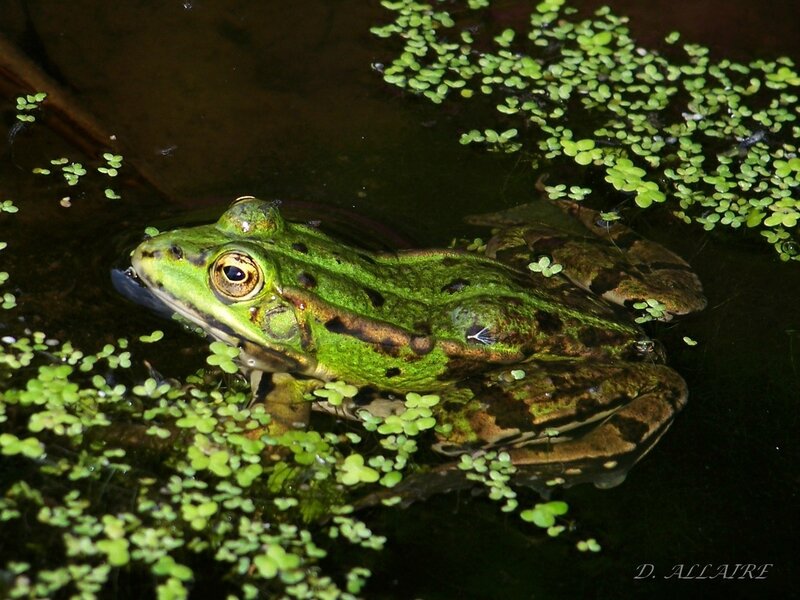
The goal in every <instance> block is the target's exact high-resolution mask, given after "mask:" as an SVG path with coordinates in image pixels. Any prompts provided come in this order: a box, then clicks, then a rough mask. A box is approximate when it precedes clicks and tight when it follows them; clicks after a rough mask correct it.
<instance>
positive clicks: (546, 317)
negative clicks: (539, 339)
mask: <svg viewBox="0 0 800 600" xmlns="http://www.w3.org/2000/svg"><path fill="white" fill-rule="evenodd" d="M536 323H537V324H538V325H539V331H541V332H542V333H546V334H553V333H558V332H560V331H561V329H562V328H563V326H564V323H563V321H561V319H559V318H558V316H556V315H554V314H553V313H549V312H547V311H545V310H537V311H536Z"/></svg>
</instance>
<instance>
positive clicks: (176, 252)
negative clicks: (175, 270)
mask: <svg viewBox="0 0 800 600" xmlns="http://www.w3.org/2000/svg"><path fill="white" fill-rule="evenodd" d="M169 251H170V253H171V254H172V256H174V257H175V258H176V259H177V260H181V259H182V258H183V250H181V247H180V246H176V245H174V244H173V245H172V246H170V247H169Z"/></svg>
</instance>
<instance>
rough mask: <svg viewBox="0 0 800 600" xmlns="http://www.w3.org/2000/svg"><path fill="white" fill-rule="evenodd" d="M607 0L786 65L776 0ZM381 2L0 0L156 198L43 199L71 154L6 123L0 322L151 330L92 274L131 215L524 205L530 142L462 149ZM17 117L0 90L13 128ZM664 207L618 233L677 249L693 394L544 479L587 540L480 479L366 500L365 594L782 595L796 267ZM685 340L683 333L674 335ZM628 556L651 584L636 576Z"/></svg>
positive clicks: (441, 236) (786, 12) (133, 193)
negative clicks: (645, 433)
mask: <svg viewBox="0 0 800 600" xmlns="http://www.w3.org/2000/svg"><path fill="white" fill-rule="evenodd" d="M587 4H592V5H594V4H595V3H587ZM515 5H516V6H520V5H522V6H523V9H520V10H522V14H524V13H525V12H526V11H528V10H529V7H528V6H527V5H524V3H521V2H518V3H515ZM598 5H599V4H598ZM610 5H611V6H612V8H613V10H614V11H615V12H616V13H617V14H627V15H630V16H631V27H632V30H633V33H634V36H635V37H636V38H637V39H638V40H639V41H640V43H641V44H642V45H643V46H645V47H652V46H654V45H657V44H658V41H659V40H660V39H662V38H663V37H664V35H666V34H667V33H669V32H670V31H672V30H679V31H681V32H682V33H683V34H684V39H689V40H692V41H695V42H697V43H701V44H704V45H707V46H709V47H710V48H711V49H712V52H713V53H714V54H715V55H716V56H719V57H722V56H728V57H731V58H734V59H738V60H747V59H750V58H752V57H755V56H764V57H769V58H774V57H776V56H779V55H788V56H791V57H792V58H794V59H795V60H800V25H799V23H800V22H799V21H798V20H797V19H796V6H795V3H794V2H791V1H789V0H786V1H783V2H781V1H778V0H766V1H764V2H760V3H758V4H753V3H749V2H735V3H733V2H721V1H711V0H706V1H702V2H674V1H672V2H668V1H666V0H659V1H656V2H647V3H642V2H634V1H616V2H611V3H610ZM388 20H389V14H388V12H387V11H385V10H384V9H382V8H381V6H380V5H379V4H378V3H364V2H358V1H356V0H351V1H347V0H340V1H336V2H331V1H322V0H320V1H313V0H309V1H307V2H303V3H288V2H286V3H278V2H244V1H240V2H231V3H224V4H223V3H216V2H210V1H203V0H196V1H192V0H188V1H186V2H183V3H181V2H170V3H148V2H138V3H90V2H71V3H68V4H62V3H58V4H56V3H46V2H22V3H3V4H2V5H0V31H2V33H3V34H4V35H6V36H7V37H8V38H9V39H10V40H11V41H12V42H14V43H16V44H17V46H18V47H19V48H21V49H22V50H23V51H24V52H26V53H27V54H28V55H29V56H30V57H31V58H32V59H33V60H34V61H36V62H37V63H38V64H39V65H40V66H41V67H43V68H44V69H45V70H46V71H47V72H48V73H49V74H50V75H51V76H52V77H54V78H55V79H57V80H58V81H59V82H60V83H61V84H62V85H64V86H65V87H67V88H68V89H69V90H71V91H72V93H73V94H74V97H75V98H76V99H77V101H78V102H79V104H80V105H81V106H82V107H83V108H84V109H85V110H87V111H89V112H90V113H92V114H93V115H94V116H95V117H96V118H97V119H98V121H99V122H101V123H103V124H104V125H105V126H106V128H107V129H108V130H109V131H111V132H113V133H114V134H115V135H116V136H117V138H118V140H119V141H120V143H121V144H123V145H124V147H125V152H124V154H125V158H126V160H131V161H137V162H138V164H140V165H143V168H146V169H147V170H148V172H149V173H150V174H151V175H152V180H153V181H155V182H157V186H158V187H159V188H160V190H161V193H158V192H156V191H153V189H152V188H151V187H148V186H146V185H137V184H135V182H128V183H126V184H120V185H118V186H117V188H118V190H117V191H119V192H120V193H121V194H122V196H123V199H121V200H115V201H111V200H106V199H104V198H100V197H99V196H98V194H96V193H85V194H83V195H81V194H76V195H75V196H74V197H72V198H71V207H69V208H65V207H62V206H60V204H59V199H60V198H61V197H62V195H63V193H64V189H63V187H62V186H58V185H56V184H54V183H53V180H52V179H50V180H44V179H35V178H34V177H33V176H32V175H31V174H30V168H31V166H35V165H37V164H44V163H46V161H47V160H49V159H50V158H52V157H54V156H58V155H59V152H65V151H67V149H68V148H69V146H68V145H66V144H65V143H64V142H63V141H61V139H60V138H58V137H57V136H55V135H54V134H52V133H50V132H48V131H47V130H46V129H45V128H43V127H42V128H30V129H28V130H24V131H22V132H19V133H17V134H16V135H15V136H13V137H11V136H10V137H9V138H8V141H7V143H6V144H5V148H4V152H3V155H2V158H1V159H0V178H1V179H0V180H2V182H3V194H4V198H5V197H9V198H14V200H15V202H16V204H17V205H18V206H20V212H19V213H18V214H16V215H13V216H2V217H0V226H1V227H2V233H3V239H4V240H6V241H8V242H9V249H7V250H6V251H4V254H3V256H2V258H3V269H4V270H7V271H9V272H10V273H11V277H12V279H13V282H14V286H15V287H16V288H17V292H16V293H17V297H18V304H19V308H18V309H16V310H17V312H16V313H14V314H13V316H9V315H10V313H9V314H4V315H0V319H3V320H6V324H4V325H0V333H3V331H4V330H10V329H12V328H13V327H16V326H17V323H16V322H11V321H10V319H16V318H17V315H21V316H22V318H23V319H24V323H25V324H26V325H27V326H30V327H32V328H36V329H42V330H44V331H47V332H48V333H50V334H51V335H53V336H55V337H59V338H60V339H72V340H74V341H75V342H76V343H78V344H80V343H96V342H97V340H102V341H112V340H114V339H116V338H118V337H135V336H138V335H140V334H142V333H146V332H149V331H152V330H153V329H155V328H158V327H162V326H164V324H163V323H162V322H161V321H159V320H158V319H157V318H156V317H154V316H152V315H151V314H150V313H148V311H146V310H145V309H142V308H139V307H135V306H132V305H131V304H130V303H128V302H126V301H125V300H124V299H123V298H121V297H120V296H119V295H118V294H116V293H115V292H114V290H113V288H112V287H111V283H110V280H109V278H108V273H109V270H110V269H111V268H112V267H114V266H118V265H119V264H120V262H119V261H120V257H121V256H122V257H124V252H125V249H126V248H129V247H130V245H131V243H133V242H135V241H136V240H137V239H138V238H139V237H140V235H141V231H142V230H143V228H144V227H145V226H147V225H151V224H155V225H159V224H161V223H173V224H174V223H186V222H196V221H198V220H203V218H204V216H203V215H205V217H206V218H208V217H209V216H211V215H216V214H219V213H220V212H221V211H222V210H224V208H225V207H226V206H227V204H228V203H229V202H230V200H231V199H233V198H235V197H237V196H240V195H244V194H253V195H257V196H259V197H261V198H265V199H272V198H281V199H284V200H287V201H302V202H304V203H312V204H307V205H305V206H304V208H303V210H306V211H307V210H314V207H320V208H319V210H320V213H321V215H325V214H329V213H326V211H331V210H333V209H346V210H347V211H348V212H346V213H344V214H345V215H359V216H360V218H362V219H364V223H365V227H366V226H369V224H370V223H382V224H384V226H386V227H388V228H389V229H390V230H391V231H392V232H393V233H394V234H396V235H397V238H398V240H403V239H405V240H410V241H413V242H414V243H416V244H419V245H421V246H431V245H443V244H447V243H448V242H449V241H450V240H451V239H452V238H453V237H455V236H458V235H466V234H470V235H471V234H472V233H473V232H472V231H471V230H468V229H467V228H466V227H465V226H464V225H463V224H462V217H463V216H464V215H468V214H471V213H478V212H486V211H488V210H492V209H495V208H505V207H509V206H512V205H514V204H518V203H521V202H525V201H529V200H530V199H531V198H532V196H533V195H534V194H535V192H534V191H533V186H534V183H535V181H536V178H537V176H538V173H537V172H535V171H534V170H533V169H531V168H530V166H529V163H528V161H527V160H525V158H524V157H520V156H519V155H509V156H505V155H493V154H489V153H485V152H481V151H480V150H477V149H474V148H469V147H464V146H461V145H459V144H458V143H457V140H458V136H459V133H460V132H461V131H462V130H463V129H465V128H468V127H469V123H468V119H466V118H465V117H464V115H459V114H457V113H456V112H454V111H452V110H449V109H448V108H447V107H444V108H442V107H437V106H433V105H431V104H429V103H426V102H423V101H420V100H419V99H416V98H413V97H410V96H408V95H404V94H401V93H399V92H397V91H396V89H395V88H392V87H390V86H388V85H387V84H385V83H384V82H383V81H382V79H381V77H380V75H379V74H378V73H377V72H376V71H375V70H374V69H373V68H371V65H373V64H375V63H381V62H385V61H388V60H390V59H391V57H392V52H393V47H392V45H391V44H389V43H387V42H385V41H383V40H380V39H378V38H376V37H374V36H372V35H370V33H369V28H370V27H371V26H373V25H376V24H380V23H383V22H386V21H388ZM13 114H14V108H13V103H12V102H11V101H10V100H6V101H5V102H4V108H3V117H4V123H5V125H6V127H7V128H8V129H9V131H10V130H11V127H12V126H13V124H14V117H13ZM69 152H70V153H71V154H73V155H74V150H72V149H70V150H69ZM290 206H291V202H290ZM309 206H310V207H311V208H310V209H309V208H308V207H309ZM198 211H200V214H198ZM662 216H663V215H657V216H655V217H653V218H651V219H650V218H642V219H640V220H639V222H637V229H638V230H639V231H640V233H642V234H643V235H645V236H647V237H650V238H653V239H657V240H658V241H660V242H662V243H664V244H665V245H667V246H668V247H670V248H671V249H673V250H675V251H676V252H678V253H679V254H681V255H682V256H684V257H686V258H687V259H688V260H689V261H690V262H691V264H692V266H693V267H694V268H695V270H696V271H697V272H698V274H699V275H700V278H701V279H702V281H703V283H704V286H705V289H706V293H707V296H708V298H709V307H708V308H707V309H706V310H705V311H704V312H703V313H702V314H700V315H698V316H694V317H691V318H689V319H685V320H683V321H682V322H680V323H678V324H676V325H672V324H670V325H664V326H660V327H657V328H656V336H657V337H658V338H659V339H661V340H662V341H663V342H664V344H665V346H666V348H667V354H668V356H669V362H670V364H671V365H672V366H673V367H674V368H675V369H676V370H677V371H679V372H680V373H681V374H682V375H683V376H684V378H685V379H686V380H687V382H688V384H689V388H690V390H691V396H690V402H689V405H688V407H687V408H686V409H685V410H684V412H683V413H682V414H681V415H680V416H679V417H678V419H677V420H676V422H675V423H674V425H673V427H672V429H671V430H670V432H669V433H668V434H667V435H666V436H665V437H664V439H663V440H662V442H661V443H660V444H659V445H658V446H657V448H656V449H655V450H654V451H653V452H652V453H651V454H650V455H648V456H647V457H646V458H645V459H644V460H643V461H642V462H641V463H640V464H639V465H638V466H637V467H636V468H635V469H634V470H633V471H632V472H631V473H630V475H629V477H628V480H627V481H626V482H625V483H623V484H622V485H620V486H618V487H616V488H614V489H611V490H597V489H595V488H593V487H591V486H579V487H575V488H571V489H568V490H565V491H564V492H563V494H561V497H563V498H564V499H565V500H567V502H568V503H569V504H570V507H571V514H572V517H573V518H575V519H576V520H577V523H578V527H580V529H581V530H582V532H585V535H586V537H595V538H597V539H598V540H599V541H600V543H601V544H602V546H603V551H602V552H601V553H600V554H598V555H592V556H586V555H583V554H580V553H578V552H577V551H576V550H575V549H574V547H573V546H572V545H570V544H568V543H566V542H561V541H559V540H555V541H551V540H544V539H542V536H541V535H540V534H539V533H538V531H532V528H528V527H527V526H524V524H522V523H521V522H520V521H519V519H518V518H517V517H514V516H507V515H503V514H502V513H500V512H499V511H498V510H497V507H496V506H495V505H494V504H493V503H491V502H489V501H488V500H486V499H485V498H483V497H477V498H473V497H471V496H470V495H469V494H467V493H461V494H449V495H443V496H439V497H435V498H432V499H431V500H429V501H426V502H422V503H417V504H415V505H413V506H412V507H410V508H409V509H406V510H382V511H378V510H376V511H373V512H371V513H369V514H368V515H366V517H365V518H366V520H367V522H368V523H369V524H370V526H371V527H372V528H373V529H374V530H375V531H377V532H380V533H381V534H383V535H386V536H387V537H388V539H389V542H388V544H387V548H386V550H385V551H384V552H383V553H381V554H380V556H379V557H377V558H373V559H371V560H373V561H375V562H374V564H371V565H370V566H371V568H372V570H373V573H374V575H373V578H372V580H371V582H370V584H369V587H368V588H367V589H366V590H365V594H366V595H367V596H368V597H378V598H379V597H385V598H405V597H408V598H411V597H417V598H455V597H458V598H533V597H536V598H564V597H639V596H641V597H649V598H653V597H672V596H674V595H676V594H681V596H689V597H695V596H696V597H699V596H701V595H706V594H708V593H709V592H711V590H712V588H714V590H721V591H723V592H725V593H727V594H728V595H729V596H730V597H754V596H758V597H791V596H795V595H796V594H797V584H798V583H799V582H798V577H797V569H796V564H797V563H796V556H797V552H798V550H800V547H798V530H797V523H798V519H797V507H798V496H797V494H798V480H799V476H800V474H798V471H797V465H798V460H797V459H798V452H797V450H798V444H797V435H796V431H797V428H798V425H800V423H798V410H797V403H798V400H800V393H799V392H798V390H800V305H798V301H797V298H798V290H800V273H798V270H797V265H796V263H795V264H788V263H782V262H780V261H779V260H778V258H777V255H776V254H775V253H774V252H773V251H772V249H771V248H770V247H769V246H768V245H766V244H762V243H760V242H758V241H755V242H753V241H752V240H744V239H741V238H737V237H736V236H733V235H725V236H722V235H711V234H709V233H706V232H703V231H701V230H700V229H699V228H697V227H689V226H684V225H679V224H677V223H675V222H674V221H669V220H667V219H664V218H661V217H662ZM347 218H348V217H347V216H344V217H341V219H344V220H346V219H347ZM376 227H377V226H376ZM367 235H371V236H373V237H379V236H376V234H375V233H374V230H373V232H372V233H368V234H367ZM686 335H688V336H691V337H692V338H694V339H696V340H698V341H699V345H698V346H696V347H687V346H686V345H684V344H683V342H681V338H682V337H683V336H686ZM171 337H172V338H173V340H174V341H173V342H172V344H173V345H172V346H168V347H167V349H166V350H161V351H158V350H155V351H154V353H155V354H154V358H153V360H154V361H158V360H159V359H160V360H161V361H162V362H161V364H160V365H159V366H160V367H162V368H163V365H164V364H172V365H174V368H176V369H179V370H180V369H183V370H185V371H191V370H193V369H194V368H196V366H197V362H196V361H197V356H199V354H198V352H197V350H194V351H191V350H186V349H187V348H191V347H193V346H194V347H196V346H198V342H197V340H196V338H193V337H191V336H189V335H188V334H181V333H180V332H177V331H175V332H174V334H171ZM178 350H179V352H178V354H177V358H173V359H172V362H171V363H166V362H165V361H167V356H168V355H169V354H170V353H172V352H173V351H178ZM159 352H161V355H159V354H158V353H159ZM182 361H184V362H183V363H182ZM185 361H190V363H191V366H189V362H185ZM191 361H194V362H191ZM176 363H177V364H176ZM2 543H3V542H2V541H0V544H2ZM328 561H329V562H330V563H332V564H333V565H335V562H336V558H335V557H334V558H329V559H328ZM693 563H699V564H706V563H710V564H713V565H720V564H735V563H756V564H759V565H763V564H765V563H769V564H771V565H773V566H771V567H769V570H768V575H767V578H766V579H764V580H759V581H713V582H711V581H698V580H683V581H677V580H675V579H669V580H665V579H663V577H662V575H665V574H667V573H669V572H670V571H671V570H672V569H673V568H674V566H675V565H679V564H684V565H686V566H687V567H688V566H689V565H691V564H693ZM643 564H652V565H654V566H655V569H656V570H655V573H656V575H657V577H655V578H652V579H651V578H647V579H643V580H636V579H635V576H636V574H637V572H638V568H639V566H640V565H643ZM334 568H335V567H334ZM198 597H202V594H201V595H200V596H198Z"/></svg>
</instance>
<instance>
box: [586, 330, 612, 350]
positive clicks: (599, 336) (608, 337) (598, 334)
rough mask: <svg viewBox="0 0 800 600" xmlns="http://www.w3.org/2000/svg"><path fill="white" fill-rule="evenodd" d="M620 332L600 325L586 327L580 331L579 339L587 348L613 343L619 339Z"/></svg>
mask: <svg viewBox="0 0 800 600" xmlns="http://www.w3.org/2000/svg"><path fill="white" fill-rule="evenodd" d="M618 337H619V334H617V333H616V332H614V331H609V330H608V329H603V328H599V327H584V328H583V329H581V330H580V331H578V341H580V343H581V344H583V345H584V346H586V347H587V348H597V347H598V346H602V345H604V344H606V345H611V344H613V343H614V342H617V341H618Z"/></svg>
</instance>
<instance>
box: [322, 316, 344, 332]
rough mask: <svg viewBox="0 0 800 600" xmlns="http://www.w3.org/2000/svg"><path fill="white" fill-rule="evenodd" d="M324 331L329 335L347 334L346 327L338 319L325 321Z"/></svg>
mask: <svg viewBox="0 0 800 600" xmlns="http://www.w3.org/2000/svg"><path fill="white" fill-rule="evenodd" d="M325 329H327V330H328V331H330V332H331V333H349V332H348V329H347V327H346V326H345V324H344V323H342V320H341V319H340V318H339V317H333V318H332V319H328V320H327V321H325Z"/></svg>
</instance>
